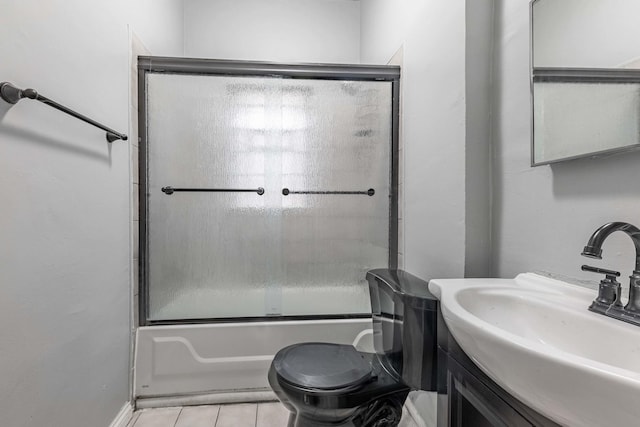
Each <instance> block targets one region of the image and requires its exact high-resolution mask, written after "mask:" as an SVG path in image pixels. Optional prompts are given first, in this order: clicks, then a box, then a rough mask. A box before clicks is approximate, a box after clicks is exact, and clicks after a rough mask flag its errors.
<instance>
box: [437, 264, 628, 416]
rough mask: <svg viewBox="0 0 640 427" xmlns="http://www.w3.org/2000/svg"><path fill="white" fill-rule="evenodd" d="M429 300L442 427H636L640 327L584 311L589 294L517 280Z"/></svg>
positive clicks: (454, 282)
mask: <svg viewBox="0 0 640 427" xmlns="http://www.w3.org/2000/svg"><path fill="white" fill-rule="evenodd" d="M429 290H430V291H431V292H432V293H433V294H434V295H435V296H436V297H437V298H438V299H439V300H440V312H439V321H438V357H439V359H438V366H439V374H440V381H439V387H440V389H439V393H440V394H439V402H438V403H439V406H438V418H439V419H438V425H439V427H443V426H474V427H475V426H478V427H484V426H508V427H512V426H554V425H567V426H572V427H599V426H631V425H637V424H638V420H639V419H640V407H638V405H637V396H638V395H639V394H640V364H639V363H638V354H639V352H640V327H638V326H636V325H632V324H630V323H627V322H623V321H620V320H617V319H613V318H610V317H607V316H603V315H602V314H599V313H594V312H592V311H590V310H589V309H588V308H589V306H590V305H591V303H592V301H593V300H594V299H595V298H596V297H597V295H598V291H597V290H596V289H591V288H589V287H585V286H580V285H577V284H574V283H569V282H566V281H563V280H557V279H554V278H551V277H547V276H543V275H539V274H534V273H523V274H520V275H518V276H516V277H515V278H514V279H442V280H439V279H436V280H432V281H431V282H430V283H429ZM556 423H557V424H556Z"/></svg>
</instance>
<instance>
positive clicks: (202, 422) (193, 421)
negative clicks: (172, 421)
mask: <svg viewBox="0 0 640 427" xmlns="http://www.w3.org/2000/svg"><path fill="white" fill-rule="evenodd" d="M219 411H220V407H219V406H218V405H207V406H185V407H184V408H182V412H180V416H179V417H178V422H177V423H176V426H175V427H214V426H215V425H216V420H217V419H218V412H219Z"/></svg>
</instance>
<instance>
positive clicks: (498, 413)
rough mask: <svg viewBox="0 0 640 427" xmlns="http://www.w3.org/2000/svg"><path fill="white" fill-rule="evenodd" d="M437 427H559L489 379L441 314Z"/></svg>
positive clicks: (439, 313) (439, 324)
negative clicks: (439, 387)
mask: <svg viewBox="0 0 640 427" xmlns="http://www.w3.org/2000/svg"><path fill="white" fill-rule="evenodd" d="M438 366H439V367H440V378H439V381H440V384H441V389H440V390H439V392H438V424H437V425H438V427H449V426H451V427H465V426H474V427H496V426H505V427H507V426H508V427H520V426H544V427H547V426H558V425H559V424H556V423H554V422H553V421H551V420H549V419H548V418H546V417H544V416H543V415H541V414H540V413H538V412H536V411H535V410H533V409H531V408H530V407H528V406H527V405H525V404H524V403H522V402H520V401H519V400H518V399H516V398H515V397H513V396H512V395H511V394H509V392H507V391H506V390H504V389H503V388H502V387H500V386H499V385H498V384H496V383H495V381H493V380H492V379H491V378H489V377H488V376H487V375H486V374H485V373H484V372H482V370H480V368H478V367H477V366H476V364H475V363H473V361H472V360H471V359H470V358H469V357H468V356H467V355H466V354H465V353H464V350H462V348H461V347H460V345H459V344H458V343H457V342H456V340H455V338H454V337H453V336H452V335H451V333H450V332H449V329H448V328H447V325H446V323H445V321H444V318H443V317H442V311H441V310H439V311H438Z"/></svg>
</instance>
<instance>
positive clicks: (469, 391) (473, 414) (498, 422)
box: [447, 357, 534, 427]
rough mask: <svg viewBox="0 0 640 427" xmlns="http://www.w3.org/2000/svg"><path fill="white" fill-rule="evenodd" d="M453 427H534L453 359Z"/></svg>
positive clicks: (451, 384) (450, 388)
mask: <svg viewBox="0 0 640 427" xmlns="http://www.w3.org/2000/svg"><path fill="white" fill-rule="evenodd" d="M448 363H449V372H448V377H447V382H448V387H449V426H451V427H524V426H533V425H534V424H532V423H530V422H529V421H527V419H525V418H524V417H523V416H522V415H521V414H520V413H519V412H517V411H516V410H515V409H514V408H512V407H511V406H510V405H509V404H507V403H506V402H505V401H504V400H502V399H501V398H500V396H498V395H497V394H496V393H494V392H493V391H492V390H490V389H489V388H488V387H487V386H485V385H484V384H483V383H482V382H481V381H480V380H478V379H477V378H476V377H475V376H474V375H473V374H471V373H470V372H469V371H467V370H466V369H465V368H464V367H462V366H461V365H460V364H458V363H457V362H456V361H455V360H454V359H453V358H451V357H449V360H448Z"/></svg>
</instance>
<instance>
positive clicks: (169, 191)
mask: <svg viewBox="0 0 640 427" xmlns="http://www.w3.org/2000/svg"><path fill="white" fill-rule="evenodd" d="M162 192H163V193H164V194H166V195H167V196H170V195H172V194H173V193H176V192H185V193H258V195H260V196H262V195H263V194H264V188H262V187H258V188H255V189H254V188H173V187H162Z"/></svg>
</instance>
